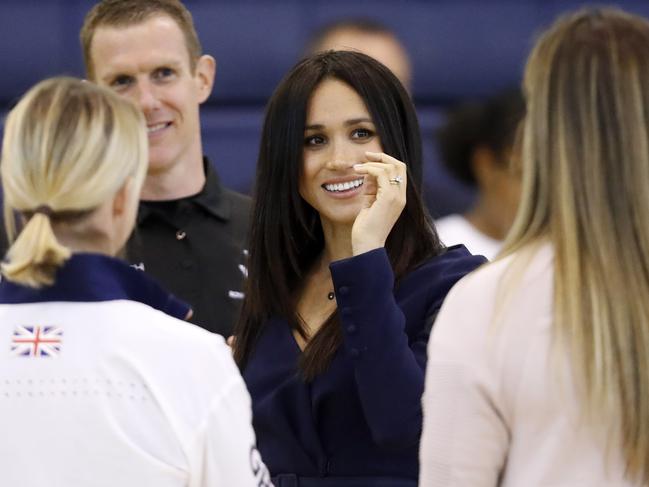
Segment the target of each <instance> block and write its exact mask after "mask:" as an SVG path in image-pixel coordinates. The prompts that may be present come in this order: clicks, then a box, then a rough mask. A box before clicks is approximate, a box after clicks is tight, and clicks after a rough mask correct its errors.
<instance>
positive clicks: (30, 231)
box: [0, 78, 270, 487]
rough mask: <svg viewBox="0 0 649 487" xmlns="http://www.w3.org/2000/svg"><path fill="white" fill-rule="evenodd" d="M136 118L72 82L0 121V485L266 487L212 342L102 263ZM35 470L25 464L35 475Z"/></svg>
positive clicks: (231, 371)
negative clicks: (3, 248) (2, 228)
mask: <svg viewBox="0 0 649 487" xmlns="http://www.w3.org/2000/svg"><path fill="white" fill-rule="evenodd" d="M147 146H148V142H147V135H146V129H145V120H144V117H143V115H142V113H141V112H140V110H139V109H138V108H137V107H135V106H134V105H132V104H131V103H130V102H128V101H127V100H124V99H123V98H121V97H119V96H117V95H115V94H114V93H112V92H111V91H109V90H107V89H104V88H101V87H98V86H96V85H94V84H92V83H86V82H82V81H80V80H76V79H72V78H54V79H50V80H46V81H43V82H41V83H39V84H38V85H36V86H35V87H34V88H32V89H31V90H30V91H29V92H28V93H27V94H26V95H25V96H24V98H23V99H22V100H21V101H20V102H19V103H18V104H17V105H16V107H15V108H14V109H13V110H12V111H11V113H10V114H9V116H8V118H7V123H6V130H5V135H4V140H3V145H2V161H1V169H2V186H3V192H4V204H5V218H6V222H7V225H8V229H7V230H8V232H7V233H8V235H9V237H10V240H13V237H14V233H15V232H14V228H13V226H14V225H13V223H14V215H15V214H18V215H19V216H20V218H21V219H22V220H23V225H22V227H23V228H22V230H21V231H20V233H19V234H18V236H17V238H16V239H15V241H13V243H12V244H11V246H10V248H9V251H8V253H7V256H6V259H5V260H4V261H3V263H2V266H1V269H2V280H1V281H0V317H1V319H0V334H1V335H2V336H1V341H2V343H4V344H5V346H3V347H2V352H1V353H0V379H1V384H2V385H1V386H0V429H1V430H2V435H0V484H2V485H7V486H21V487H48V486H52V485H61V486H62V485H66V486H81V485H92V486H95V487H109V486H110V487H112V486H117V485H118V486H122V487H131V486H132V487H142V486H149V485H151V486H154V485H155V486H166V487H173V486H177V487H187V486H194V487H201V486H205V487H208V486H214V485H223V486H237V487H238V486H250V487H259V486H268V485H270V483H269V477H268V472H267V470H266V469H265V467H264V465H263V463H262V462H261V460H260V458H259V454H258V452H257V450H256V449H255V438H254V433H253V430H252V425H251V408H250V397H249V395H248V392H247V391H246V388H245V385H244V383H243V380H242V378H241V376H240V374H239V372H238V370H237V368H236V366H235V364H234V361H233V360H232V357H231V353H230V349H229V348H228V347H227V346H226V345H225V343H224V341H223V339H222V338H221V337H218V336H216V335H214V334H211V333H208V332H206V331H205V330H203V329H201V328H198V327H196V326H193V325H190V324H187V323H185V322H184V321H181V320H180V319H178V318H181V319H184V318H185V316H186V314H187V312H188V311H189V307H188V306H187V305H185V304H184V303H182V302H181V301H178V300H177V299H175V298H174V297H173V296H171V295H169V294H168V293H166V292H165V291H163V290H162V288H160V287H159V286H158V285H157V284H156V283H154V282H153V281H152V280H151V279H150V278H149V277H148V276H147V275H146V274H145V273H143V272H140V271H138V270H135V269H133V268H132V267H130V266H129V265H127V264H126V263H124V262H122V261H121V260H118V259H115V258H114V256H115V255H116V253H117V252H118V251H119V249H121V248H122V246H123V245H124V243H125V242H126V240H127V238H128V237H129V235H130V234H131V231H132V230H133V226H134V224H135V218H136V212H137V208H138V200H139V195H140V190H141V188H142V185H143V182H144V179H145V175H146V171H147V159H148V147H147ZM35 465H36V466H35Z"/></svg>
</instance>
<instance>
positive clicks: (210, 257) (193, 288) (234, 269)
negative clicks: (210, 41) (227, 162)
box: [80, 0, 250, 336]
mask: <svg viewBox="0 0 649 487" xmlns="http://www.w3.org/2000/svg"><path fill="white" fill-rule="evenodd" d="M80 38H81V45H82V49H83V55H84V61H85V65H86V72H87V76H88V79H89V80H91V81H93V82H95V83H97V84H99V85H101V86H106V87H109V88H111V89H113V90H114V91H115V92H116V93H118V94H120V95H121V96H124V97H126V98H128V99H130V100H132V101H133V102H134V103H136V104H137V105H138V106H139V107H140V109H141V110H142V112H143V113H144V116H145V118H146V121H147V133H148V140H149V170H148V173H147V177H146V179H145V181H144V187H143V189H142V201H141V202H140V210H139V213H138V219H137V225H136V231H135V233H134V234H133V236H132V237H131V238H130V239H129V241H128V243H127V246H126V257H127V259H128V260H129V262H131V264H133V265H134V266H136V267H138V268H140V269H143V270H144V271H145V272H147V273H148V274H150V275H152V276H153V277H155V278H157V279H159V280H160V282H162V283H163V284H164V285H165V286H166V287H168V288H169V289H170V290H171V291H172V292H173V293H174V294H176V295H177V296H179V297H180V298H182V299H184V300H185V301H187V302H189V303H190V304H191V305H192V309H193V317H192V321H193V322H194V323H196V324H198V325H199V326H202V327H204V328H206V329H207V330H209V331H212V332H215V333H219V334H221V335H224V336H229V335H230V334H231V332H232V327H233V325H234V322H235V320H236V318H237V316H238V313H239V307H240V304H241V299H242V298H243V295H242V293H241V291H242V289H243V279H244V276H245V255H244V254H245V246H246V239H247V229H248V223H249V212H250V198H248V197H247V196H244V195H241V194H239V193H235V192H234V191H231V190H229V189H227V188H225V187H224V186H223V185H222V184H221V182H220V181H219V177H218V175H217V173H216V170H215V169H214V167H213V165H212V164H211V163H210V161H208V159H207V158H206V157H205V156H204V155H203V150H202V142H201V125H200V118H199V107H200V105H201V104H202V103H204V102H205V101H206V100H207V98H208V97H209V95H210V93H211V92H212V85H213V82H214V74H215V69H216V61H215V60H214V58H213V57H212V56H209V55H207V54H203V53H202V49H201V44H200V41H199V39H198V36H197V34H196V30H195V29H194V24H193V20H192V16H191V14H190V12H189V11H188V10H187V9H186V8H185V6H184V5H183V4H182V3H181V2H180V1H178V0H104V1H102V2H99V3H97V4H96V5H95V6H94V7H93V8H92V9H91V10H90V12H88V14H87V15H86V18H85V21H84V25H83V27H82V29H81V34H80Z"/></svg>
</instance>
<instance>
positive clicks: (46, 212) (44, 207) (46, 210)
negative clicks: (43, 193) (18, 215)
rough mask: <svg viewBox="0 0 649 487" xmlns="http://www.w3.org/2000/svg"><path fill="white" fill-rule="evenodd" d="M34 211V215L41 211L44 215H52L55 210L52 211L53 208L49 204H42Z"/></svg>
mask: <svg viewBox="0 0 649 487" xmlns="http://www.w3.org/2000/svg"><path fill="white" fill-rule="evenodd" d="M33 213H34V215H35V214H36V213H41V214H42V215H45V216H47V217H50V216H52V213H54V212H53V211H52V208H51V207H49V206H48V205H40V206H38V207H36V209H35V210H34V212H33Z"/></svg>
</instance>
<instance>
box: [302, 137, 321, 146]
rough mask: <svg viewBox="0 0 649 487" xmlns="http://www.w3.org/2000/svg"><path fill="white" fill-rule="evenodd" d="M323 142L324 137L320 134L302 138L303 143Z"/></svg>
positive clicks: (314, 143) (316, 143)
mask: <svg viewBox="0 0 649 487" xmlns="http://www.w3.org/2000/svg"><path fill="white" fill-rule="evenodd" d="M324 143H325V139H324V137H322V136H320V135H311V136H309V137H306V138H305V139H304V145H311V146H315V145H322V144H324Z"/></svg>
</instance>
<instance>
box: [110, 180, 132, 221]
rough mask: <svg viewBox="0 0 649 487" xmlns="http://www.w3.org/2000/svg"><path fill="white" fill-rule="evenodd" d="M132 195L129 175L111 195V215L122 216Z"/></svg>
mask: <svg viewBox="0 0 649 487" xmlns="http://www.w3.org/2000/svg"><path fill="white" fill-rule="evenodd" d="M134 197H135V196H134V195H133V178H132V177H129V178H127V179H126V181H125V182H124V184H123V185H122V187H121V188H119V189H118V190H117V193H115V196H113V217H118V216H122V215H123V214H124V212H126V211H128V210H129V205H130V203H131V199H132V198H134Z"/></svg>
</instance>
